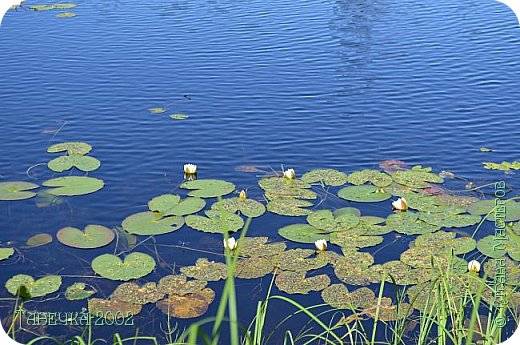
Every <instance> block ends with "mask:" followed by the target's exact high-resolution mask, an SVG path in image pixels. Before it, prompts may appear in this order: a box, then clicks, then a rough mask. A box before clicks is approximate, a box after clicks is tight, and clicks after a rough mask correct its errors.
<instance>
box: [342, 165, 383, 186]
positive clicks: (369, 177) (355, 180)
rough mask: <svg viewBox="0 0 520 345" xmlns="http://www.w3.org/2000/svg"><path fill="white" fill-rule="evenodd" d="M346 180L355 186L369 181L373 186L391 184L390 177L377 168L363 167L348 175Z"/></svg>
mask: <svg viewBox="0 0 520 345" xmlns="http://www.w3.org/2000/svg"><path fill="white" fill-rule="evenodd" d="M348 182H349V183H350V184H353V185H356V186H359V185H363V184H365V183H367V182H370V183H372V184H373V185H374V186H376V187H380V188H381V187H387V186H389V185H391V184H392V177H391V176H390V175H388V174H385V173H382V172H380V171H377V170H370V169H365V170H362V171H355V172H353V173H352V174H350V175H348Z"/></svg>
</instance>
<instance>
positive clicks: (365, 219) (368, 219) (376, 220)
mask: <svg viewBox="0 0 520 345" xmlns="http://www.w3.org/2000/svg"><path fill="white" fill-rule="evenodd" d="M360 221H361V222H362V223H363V224H368V225H378V224H381V223H384V222H386V218H383V217H376V216H362V217H361V219H360Z"/></svg>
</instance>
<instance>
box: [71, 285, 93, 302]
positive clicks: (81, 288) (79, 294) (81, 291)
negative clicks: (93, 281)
mask: <svg viewBox="0 0 520 345" xmlns="http://www.w3.org/2000/svg"><path fill="white" fill-rule="evenodd" d="M95 293H96V291H95V290H91V289H87V285H86V284H85V283H80V282H78V283H74V284H72V285H71V286H69V287H67V290H65V298H66V299H67V300H69V301H77V300H82V299H86V298H89V297H90V296H92V295H93V294H95Z"/></svg>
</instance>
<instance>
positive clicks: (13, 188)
mask: <svg viewBox="0 0 520 345" xmlns="http://www.w3.org/2000/svg"><path fill="white" fill-rule="evenodd" d="M35 188H38V185H37V184H34V183H30V182H23V181H13V182H0V200H5V201H11V200H23V199H29V198H32V197H33V196H35V195H36V193H34V192H29V190H32V189H35Z"/></svg>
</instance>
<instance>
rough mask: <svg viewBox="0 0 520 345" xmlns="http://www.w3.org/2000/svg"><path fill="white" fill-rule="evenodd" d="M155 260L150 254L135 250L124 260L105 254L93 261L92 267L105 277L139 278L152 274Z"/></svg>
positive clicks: (113, 278) (124, 279) (119, 278)
mask: <svg viewBox="0 0 520 345" xmlns="http://www.w3.org/2000/svg"><path fill="white" fill-rule="evenodd" d="M154 268H155V260H154V259H153V258H152V257H151V256H150V255H148V254H144V253H139V252H133V253H130V254H128V255H127V256H126V257H125V259H124V260H121V259H120V258H119V257H117V256H115V255H111V254H103V255H100V256H98V257H97V258H95V259H94V260H93V261H92V269H93V270H94V272H96V273H97V274H99V275H100V276H102V277H103V278H107V279H111V280H123V281H127V280H130V279H137V278H141V277H144V276H146V275H148V274H150V273H151V272H152V271H153V270H154Z"/></svg>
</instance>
